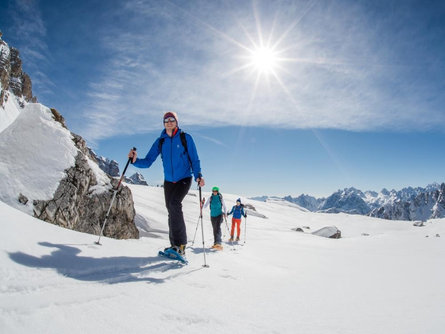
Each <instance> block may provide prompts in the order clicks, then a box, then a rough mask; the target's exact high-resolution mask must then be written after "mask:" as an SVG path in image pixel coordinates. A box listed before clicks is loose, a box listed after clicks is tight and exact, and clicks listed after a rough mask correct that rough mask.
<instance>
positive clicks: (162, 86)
mask: <svg viewBox="0 0 445 334" xmlns="http://www.w3.org/2000/svg"><path fill="white" fill-rule="evenodd" d="M274 4H275V6H274V7H271V6H272V5H271V4H270V3H269V2H266V1H255V2H253V5H251V4H250V3H249V2H244V3H243V4H240V3H239V2H238V1H236V2H233V3H231V4H230V3H229V4H226V5H225V6H218V5H216V4H213V3H212V4H210V3H208V2H204V1H203V2H201V1H193V2H188V3H186V4H184V3H181V5H176V4H175V2H162V4H160V3H158V2H151V1H140V0H138V1H128V2H126V4H125V5H124V7H123V8H118V9H117V10H119V11H122V15H124V16H125V15H127V16H128V17H132V18H133V20H132V25H133V26H132V27H131V28H129V29H128V30H126V31H122V30H120V28H114V30H112V31H107V35H103V38H102V40H101V43H102V44H103V46H104V48H105V49H106V50H108V52H109V53H110V54H111V55H112V57H110V60H109V61H107V62H105V63H104V64H103V67H104V69H105V68H106V70H104V73H105V74H104V75H103V76H101V77H100V78H96V80H95V81H94V82H91V83H90V85H89V89H90V93H89V96H88V97H89V99H90V101H89V102H90V103H89V106H90V107H89V109H88V110H87V111H86V113H85V117H86V118H87V119H88V122H87V124H88V125H87V127H86V129H84V135H85V136H86V137H87V138H88V139H89V140H93V141H98V140H101V139H104V138H107V137H110V136H114V135H118V134H125V133H133V132H146V131H153V130H157V129H159V124H160V122H159V119H160V117H161V115H162V113H163V112H164V111H165V110H175V111H177V112H178V113H179V115H180V118H181V124H182V125H187V126H189V125H204V126H213V127H219V126H227V125H250V126H265V127H283V128H334V129H346V130H352V131H365V130H382V129H398V130H402V131H403V130H409V129H416V130H427V129H431V128H440V127H443V126H444V125H445V116H444V114H445V113H444V110H443V105H444V102H445V99H444V97H443V94H442V93H439V91H438V86H437V85H431V81H430V80H429V79H430V78H431V77H432V76H433V73H432V72H428V71H425V68H427V67H429V66H433V67H434V68H435V69H439V68H440V66H443V65H444V64H443V63H442V60H438V58H435V62H432V61H431V62H430V61H429V60H428V59H424V60H423V61H419V62H417V63H414V64H413V63H411V62H410V61H409V58H408V57H406V55H404V54H401V53H399V52H403V51H406V48H407V46H406V43H405V42H398V38H399V37H403V34H402V36H400V34H399V35H394V36H392V37H385V38H382V33H383V32H385V31H386V29H389V28H391V24H393V23H391V22H393V21H394V22H397V24H400V22H401V20H402V19H404V18H403V17H400V15H399V13H392V12H385V13H381V14H382V17H381V18H378V20H377V22H376V17H374V16H373V12H372V11H370V10H369V9H367V8H364V7H362V6H361V5H360V4H356V3H355V2H351V3H348V4H343V5H341V4H338V3H335V4H333V3H331V2H323V1H319V2H314V1H311V2H304V1H301V2H300V1H296V2H293V3H291V4H289V3H284V2H283V3H282V5H281V2H276V3H274ZM179 6H182V7H179ZM370 12H371V14H369V13H370ZM271 13H272V15H271ZM210 14H212V15H211V20H210V18H209V17H210ZM377 14H378V13H374V15H377ZM295 18H298V19H297V20H296V19H295ZM388 22H390V23H388ZM376 26H377V27H376ZM404 29H405V30H406V31H405V32H403V31H404ZM260 32H261V33H260ZM402 32H403V33H405V34H407V35H409V33H410V32H412V31H410V30H409V28H408V27H403V28H402ZM388 33H390V32H388ZM261 34H262V35H263V36H260V35H261ZM110 36H113V37H112V38H111V37H110ZM431 37H432V39H434V35H432V36H431ZM261 38H263V39H264V40H265V41H270V42H271V43H272V44H273V43H275V44H277V45H278V47H280V48H281V49H280V50H282V53H281V54H280V57H281V58H282V59H283V61H282V62H281V63H280V68H281V70H277V71H276V77H273V76H271V77H270V78H269V79H268V80H264V78H260V77H259V76H258V74H257V73H255V72H252V71H251V70H247V67H246V66H245V60H243V57H245V56H246V54H247V51H246V50H248V49H249V48H252V47H254V45H253V44H254V43H260V40H261ZM421 38H422V32H419V33H418V34H417V35H416V34H415V35H414V36H412V39H414V41H413V42H414V43H415V42H416V40H421ZM438 52H439V53H440V52H443V51H441V50H439V51H438ZM244 68H246V69H244ZM444 68H445V66H444ZM440 71H443V70H440ZM433 72H434V71H433ZM438 94H439V95H438ZM103 128H107V129H108V131H106V132H104V131H100V129H103Z"/></svg>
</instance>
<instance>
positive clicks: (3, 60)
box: [0, 33, 37, 106]
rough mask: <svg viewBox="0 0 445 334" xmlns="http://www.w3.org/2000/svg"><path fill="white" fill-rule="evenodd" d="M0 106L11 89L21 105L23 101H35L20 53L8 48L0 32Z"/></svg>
mask: <svg viewBox="0 0 445 334" xmlns="http://www.w3.org/2000/svg"><path fill="white" fill-rule="evenodd" d="M0 83H1V86H2V87H1V92H0V106H3V104H4V102H6V99H7V98H8V94H7V92H8V91H11V92H12V93H13V94H14V95H15V96H16V97H17V98H18V101H19V103H20V105H21V106H23V105H24V104H23V101H26V102H37V98H36V97H34V96H33V95H32V82H31V78H30V77H29V75H28V74H26V73H25V72H23V68H22V60H21V59H20V53H19V51H18V50H17V49H15V48H12V47H11V48H10V47H9V46H8V44H7V43H6V42H5V41H3V40H2V36H1V33H0Z"/></svg>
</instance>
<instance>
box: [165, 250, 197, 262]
mask: <svg viewBox="0 0 445 334" xmlns="http://www.w3.org/2000/svg"><path fill="white" fill-rule="evenodd" d="M158 255H159V256H163V257H166V258H168V259H171V260H177V261H179V262H181V263H183V264H188V263H189V262H188V261H187V260H186V259H185V258H184V257H183V256H182V255H180V254H178V252H176V251H174V250H173V249H167V250H165V251H159V253H158Z"/></svg>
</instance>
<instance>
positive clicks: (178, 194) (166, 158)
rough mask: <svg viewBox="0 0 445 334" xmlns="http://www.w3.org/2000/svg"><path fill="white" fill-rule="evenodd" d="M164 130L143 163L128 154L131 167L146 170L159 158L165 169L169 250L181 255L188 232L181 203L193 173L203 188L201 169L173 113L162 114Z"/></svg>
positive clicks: (192, 148) (189, 137) (194, 151)
mask: <svg viewBox="0 0 445 334" xmlns="http://www.w3.org/2000/svg"><path fill="white" fill-rule="evenodd" d="M163 119H164V127H165V129H164V130H163V131H162V132H161V136H160V137H159V138H158V139H156V141H155V142H154V143H153V145H152V146H151V148H150V150H149V151H148V153H147V155H146V156H145V158H143V159H139V158H137V153H136V151H133V150H131V151H130V153H129V154H128V157H129V158H132V163H133V166H136V167H139V168H149V167H150V166H151V165H152V164H153V162H154V161H155V160H156V158H157V157H158V155H159V154H161V158H162V164H163V167H164V196H165V205H166V207H167V211H168V227H169V238H170V247H167V248H166V249H168V248H172V249H174V250H175V251H176V252H177V253H179V254H180V255H184V254H185V246H186V244H187V231H186V227H185V221H184V214H183V212H182V200H183V199H184V197H185V196H186V195H187V193H188V191H189V189H190V186H191V183H192V172H193V175H194V177H195V180H196V182H198V184H199V186H200V187H203V186H204V185H205V182H204V179H203V177H202V174H201V165H200V161H199V157H198V152H197V151H196V146H195V143H194V141H193V138H192V137H191V136H190V135H189V134H187V133H185V132H182V131H181V129H179V127H178V116H177V115H176V113H175V112H166V113H165V114H164V117H163Z"/></svg>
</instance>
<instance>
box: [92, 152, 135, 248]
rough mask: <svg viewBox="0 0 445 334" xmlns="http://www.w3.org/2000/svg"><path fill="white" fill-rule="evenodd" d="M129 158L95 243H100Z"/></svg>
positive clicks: (129, 159) (128, 162)
mask: <svg viewBox="0 0 445 334" xmlns="http://www.w3.org/2000/svg"><path fill="white" fill-rule="evenodd" d="M133 150H134V151H136V147H133ZM131 160H132V158H128V161H127V164H126V165H125V168H124V171H123V172H122V176H121V178H120V179H119V182H118V183H117V186H116V188H115V189H114V191H113V197H112V198H111V203H110V207H109V208H108V211H107V214H106V215H105V219H104V223H103V224H102V229H101V230H100V235H99V239H97V241H96V242H95V244H96V245H101V243H100V238H101V237H102V235H103V233H104V229H105V225H106V224H107V219H108V216H109V214H110V211H111V207H112V206H113V202H114V199H115V198H116V194H117V191H118V190H119V186H120V185H121V182H122V180H123V179H124V175H125V172H126V171H127V168H128V165H129V164H130V161H131Z"/></svg>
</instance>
